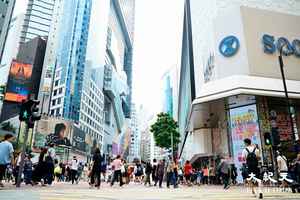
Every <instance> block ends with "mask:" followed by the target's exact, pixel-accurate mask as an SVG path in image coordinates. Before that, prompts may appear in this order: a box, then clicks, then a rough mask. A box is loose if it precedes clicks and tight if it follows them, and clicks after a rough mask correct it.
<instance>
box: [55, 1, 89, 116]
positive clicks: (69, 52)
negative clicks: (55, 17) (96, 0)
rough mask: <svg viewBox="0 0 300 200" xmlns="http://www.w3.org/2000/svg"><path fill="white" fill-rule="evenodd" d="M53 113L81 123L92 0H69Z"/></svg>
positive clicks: (61, 41)
mask: <svg viewBox="0 0 300 200" xmlns="http://www.w3.org/2000/svg"><path fill="white" fill-rule="evenodd" d="M62 13H63V14H64V20H62V21H61V24H60V27H59V28H60V30H61V32H60V41H59V47H58V53H57V62H56V70H55V78H54V83H53V91H52V100H51V109H50V114H51V115H55V116H62V117H64V118H66V119H71V120H74V121H75V122H79V113H80V102H81V94H82V87H83V79H84V76H83V75H84V68H85V58H86V47H87V39H88V30H89V21H90V14H91V0H84V1H82V0H72V2H70V1H65V2H64V5H63V12H62Z"/></svg>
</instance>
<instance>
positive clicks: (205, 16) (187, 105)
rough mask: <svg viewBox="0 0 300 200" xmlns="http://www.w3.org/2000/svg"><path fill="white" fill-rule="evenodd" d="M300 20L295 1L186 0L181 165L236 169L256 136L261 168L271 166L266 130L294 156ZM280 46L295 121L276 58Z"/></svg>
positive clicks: (299, 115)
mask: <svg viewBox="0 0 300 200" xmlns="http://www.w3.org/2000/svg"><path fill="white" fill-rule="evenodd" d="M299 22H300V2H298V1H287V0H285V1H276V2H275V1H274V2H273V1H263V0H260V1H242V0H240V1H233V0H228V1H220V0H206V1H198V0H186V2H185V12H184V26H183V38H182V55H181V69H180V84H179V103H178V123H179V130H180V133H181V137H182V138H181V144H180V147H179V154H180V158H181V160H186V159H189V160H191V161H192V162H193V163H198V164H200V165H201V164H202V165H203V164H209V165H213V164H215V162H216V160H218V159H219V158H220V157H221V156H230V157H231V158H232V161H233V162H234V164H235V165H236V167H237V168H238V169H239V168H241V166H242V162H243V161H242V157H241V154H242V150H243V148H244V144H243V139H245V138H251V139H252V141H253V143H255V144H257V145H258V147H259V148H260V149H261V152H262V157H263V158H264V159H263V162H262V164H263V165H267V164H269V165H271V164H272V163H273V162H272V154H271V152H272V151H271V150H270V148H268V147H267V146H266V145H265V143H264V134H265V133H266V132H269V133H271V135H272V136H274V138H273V139H276V138H275V136H278V139H280V142H281V145H282V149H283V150H284V151H285V152H292V151H293V149H291V147H292V146H293V141H295V140H297V139H298V138H299V134H298V133H299V131H300V129H299V128H300V26H299ZM281 46H283V54H284V56H283V63H284V73H285V78H286V84H287V90H288V96H289V98H290V104H291V106H290V107H291V110H292V115H293V116H292V117H290V115H289V114H288V106H287V101H286V98H285V93H284V87H283V80H282V75H281V71H280V65H279V61H278V55H279V49H280V47H281ZM291 121H292V122H293V124H294V127H293V128H292V126H291V124H292V123H291ZM286 146H288V147H289V148H287V147H286ZM238 172H239V174H240V170H238ZM238 180H239V181H240V180H241V177H240V176H239V178H238Z"/></svg>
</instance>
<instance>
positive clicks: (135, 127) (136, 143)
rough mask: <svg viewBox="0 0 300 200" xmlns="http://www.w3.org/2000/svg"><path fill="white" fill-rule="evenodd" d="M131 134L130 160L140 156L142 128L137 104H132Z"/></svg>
mask: <svg viewBox="0 0 300 200" xmlns="http://www.w3.org/2000/svg"><path fill="white" fill-rule="evenodd" d="M130 127H131V135H130V146H129V160H134V159H135V158H140V151H139V149H140V130H139V124H138V113H137V110H136V106H135V104H132V106H131V126H130Z"/></svg>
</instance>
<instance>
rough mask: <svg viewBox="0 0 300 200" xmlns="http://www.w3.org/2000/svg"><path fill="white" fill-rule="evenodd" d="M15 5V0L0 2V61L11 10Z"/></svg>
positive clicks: (11, 13)
mask: <svg viewBox="0 0 300 200" xmlns="http://www.w3.org/2000/svg"><path fill="white" fill-rule="evenodd" d="M14 7H15V0H7V1H1V2H0V14H1V20H0V30H1V31H0V62H1V60H2V54H3V51H4V47H5V42H6V38H7V34H8V30H9V26H10V21H11V18H12V15H13V10H14Z"/></svg>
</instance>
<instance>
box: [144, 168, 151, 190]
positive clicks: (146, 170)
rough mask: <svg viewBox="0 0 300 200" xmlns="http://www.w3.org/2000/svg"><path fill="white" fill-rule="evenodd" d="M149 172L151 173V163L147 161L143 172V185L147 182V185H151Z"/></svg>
mask: <svg viewBox="0 0 300 200" xmlns="http://www.w3.org/2000/svg"><path fill="white" fill-rule="evenodd" d="M151 173H152V165H151V163H150V162H147V163H146V168H145V174H146V180H145V186H146V185H147V184H149V186H151V180H150V176H151Z"/></svg>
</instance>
